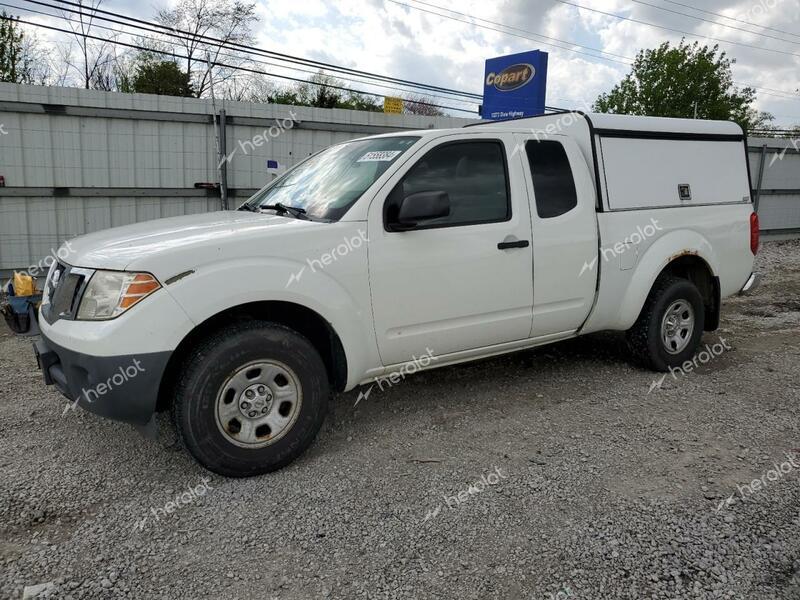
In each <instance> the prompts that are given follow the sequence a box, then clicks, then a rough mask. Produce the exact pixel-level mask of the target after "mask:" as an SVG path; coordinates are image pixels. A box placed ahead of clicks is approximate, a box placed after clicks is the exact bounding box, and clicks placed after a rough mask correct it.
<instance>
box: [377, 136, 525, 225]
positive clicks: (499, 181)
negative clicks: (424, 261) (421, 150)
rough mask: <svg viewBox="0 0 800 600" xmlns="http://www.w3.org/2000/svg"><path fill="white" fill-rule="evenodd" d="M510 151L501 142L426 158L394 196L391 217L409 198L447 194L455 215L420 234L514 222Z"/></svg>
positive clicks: (459, 145) (449, 147)
mask: <svg viewBox="0 0 800 600" xmlns="http://www.w3.org/2000/svg"><path fill="white" fill-rule="evenodd" d="M506 173H507V169H506V160H505V150H504V147H503V145H502V144H501V143H500V142H498V141H470V142H453V143H448V144H444V145H442V146H438V147H436V148H434V149H433V150H431V151H430V152H428V153H427V154H425V155H424V156H423V157H422V158H421V159H420V160H419V161H418V162H417V164H415V165H414V166H413V167H412V168H411V169H410V170H409V171H408V173H406V175H405V177H403V179H402V180H401V181H400V182H399V183H398V184H397V186H396V187H395V188H394V190H392V192H391V193H390V194H389V197H388V199H387V204H386V206H385V211H386V212H385V214H386V215H389V216H391V215H392V214H393V211H394V212H395V213H396V212H397V211H398V210H399V206H400V202H401V201H402V199H403V198H405V197H406V196H410V195H411V194H415V193H417V192H431V191H444V192H447V195H448V196H449V197H450V214H449V215H448V216H446V217H442V218H440V219H434V220H431V221H426V222H425V225H422V226H420V227H419V228H420V229H427V228H433V227H448V226H454V225H474V224H477V223H493V222H497V221H506V220H508V219H510V218H511V208H510V202H509V196H510V194H509V191H508V189H509V188H508V176H507V174H506Z"/></svg>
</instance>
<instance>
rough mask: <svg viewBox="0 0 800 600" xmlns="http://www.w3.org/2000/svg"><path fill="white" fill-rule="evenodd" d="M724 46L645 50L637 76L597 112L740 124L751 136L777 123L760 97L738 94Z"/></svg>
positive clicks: (614, 91) (630, 76)
mask: <svg viewBox="0 0 800 600" xmlns="http://www.w3.org/2000/svg"><path fill="white" fill-rule="evenodd" d="M734 62H735V61H733V60H731V59H729V58H727V56H726V54H725V52H721V51H720V50H719V47H718V46H713V47H709V46H701V45H700V44H699V43H698V42H695V43H694V44H691V45H690V44H688V43H686V42H685V41H684V40H681V43H680V44H679V45H678V46H677V47H672V46H670V44H669V42H665V43H663V44H661V45H660V46H659V47H658V48H654V49H649V50H641V51H640V52H639V54H638V55H637V56H636V60H635V61H634V63H633V68H632V69H631V72H630V73H629V74H628V75H626V76H625V78H624V79H623V80H622V81H621V82H620V83H618V84H617V85H616V86H614V88H613V89H612V90H611V91H610V92H609V93H607V94H602V95H601V96H600V97H599V98H598V99H597V100H596V101H595V104H594V110H596V111H597V112H603V113H616V114H625V115H648V116H654V117H683V118H693V117H695V116H696V117H697V118H698V119H714V120H723V121H726V120H732V121H736V122H737V123H738V124H739V125H741V126H742V127H743V128H744V129H745V130H748V129H756V128H760V127H763V126H764V125H766V124H767V123H769V122H770V121H772V119H773V117H772V115H770V114H769V113H764V112H759V111H757V110H755V109H754V108H753V107H752V104H753V102H754V101H755V98H756V92H755V90H754V89H752V88H748V87H746V88H743V89H737V88H736V87H735V86H734V84H733V75H732V73H731V65H732V64H733V63H734Z"/></svg>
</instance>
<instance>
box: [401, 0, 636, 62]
mask: <svg viewBox="0 0 800 600" xmlns="http://www.w3.org/2000/svg"><path fill="white" fill-rule="evenodd" d="M387 1H388V2H392V3H393V4H399V5H401V6H405V7H407V8H412V9H414V10H418V11H421V12H424V13H428V14H431V15H436V16H437V17H443V18H445V19H451V20H453V21H458V22H460V23H466V24H467V25H474V26H475V27H480V28H482V29H488V30H489V31H496V32H498V33H503V34H505V35H512V36H514V37H518V38H522V39H525V40H531V41H534V42H539V43H540V44H542V45H544V46H551V47H553V48H558V49H559V50H567V51H568V52H575V53H576V54H583V55H584V56H590V57H592V58H595V59H598V60H606V61H609V62H614V63H619V64H624V65H630V62H623V61H621V60H616V59H613V58H606V57H604V56H597V55H595V54H589V53H588V52H582V51H581V50H575V49H574V48H565V47H563V46H556V45H555V44H551V43H547V42H540V41H539V40H537V39H534V38H532V37H529V36H527V35H521V34H518V33H512V32H510V31H505V30H503V29H495V28H494V27H489V26H487V25H481V24H480V23H476V22H475V21H483V22H484V23H491V24H492V25H498V26H500V27H505V28H507V29H515V30H517V31H523V32H525V33H528V34H530V35H535V36H538V37H541V38H545V39H551V40H556V41H558V42H560V43H564V44H568V45H571V46H578V47H579V48H585V49H587V50H592V51H594V52H600V53H603V54H608V55H609V56H617V57H619V58H623V59H625V60H628V61H632V60H633V59H632V58H630V57H627V56H621V55H619V54H613V53H611V52H605V51H604V50H598V49H597V48H591V47H589V46H584V45H582V44H576V43H574V42H569V41H566V40H560V39H558V38H553V37H548V36H543V35H541V34H539V33H535V32H532V31H528V30H525V29H520V28H518V27H513V26H511V25H505V24H503V23H497V22H495V21H489V20H487V19H480V18H478V17H473V16H471V15H468V14H465V13H461V12H458V11H455V10H450V9H449V8H444V7H443V6H438V5H436V4H429V3H427V2H422V1H421V0H416V1H417V2H418V3H419V4H424V5H426V6H429V7H432V8H436V9H438V10H445V11H448V12H451V13H453V14H456V15H461V16H463V17H467V18H469V19H473V20H472V21H466V20H463V19H458V18H456V17H453V16H450V15H444V14H441V13H437V12H434V11H432V10H428V9H425V8H421V7H419V6H414V5H412V4H406V3H405V2H400V1H399V0H387Z"/></svg>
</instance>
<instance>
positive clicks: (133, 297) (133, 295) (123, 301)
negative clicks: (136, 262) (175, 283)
mask: <svg viewBox="0 0 800 600" xmlns="http://www.w3.org/2000/svg"><path fill="white" fill-rule="evenodd" d="M160 287H161V284H160V283H158V281H156V278H155V277H153V276H152V275H150V274H149V273H139V274H138V275H136V277H134V278H133V281H132V282H131V283H129V284H128V288H127V289H126V290H125V291H124V292H123V293H122V297H121V298H120V301H119V307H120V308H121V309H123V310H125V309H128V308H130V307H131V306H133V305H134V304H136V303H137V302H139V301H140V300H142V299H144V298H146V297H147V296H149V295H150V294H152V293H153V292H155V291H156V290H157V289H158V288H160Z"/></svg>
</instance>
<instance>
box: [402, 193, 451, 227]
mask: <svg viewBox="0 0 800 600" xmlns="http://www.w3.org/2000/svg"><path fill="white" fill-rule="evenodd" d="M449 214H450V196H448V195H447V192H443V191H434V192H417V193H416V194H411V195H410V196H406V197H405V198H403V200H402V201H401V202H400V209H399V210H398V212H397V219H396V221H394V222H391V223H389V224H388V225H389V229H390V231H406V230H408V229H413V228H414V227H416V226H417V225H419V224H420V222H421V221H430V220H431V219H439V218H441V217H446V216H448V215H449Z"/></svg>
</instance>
